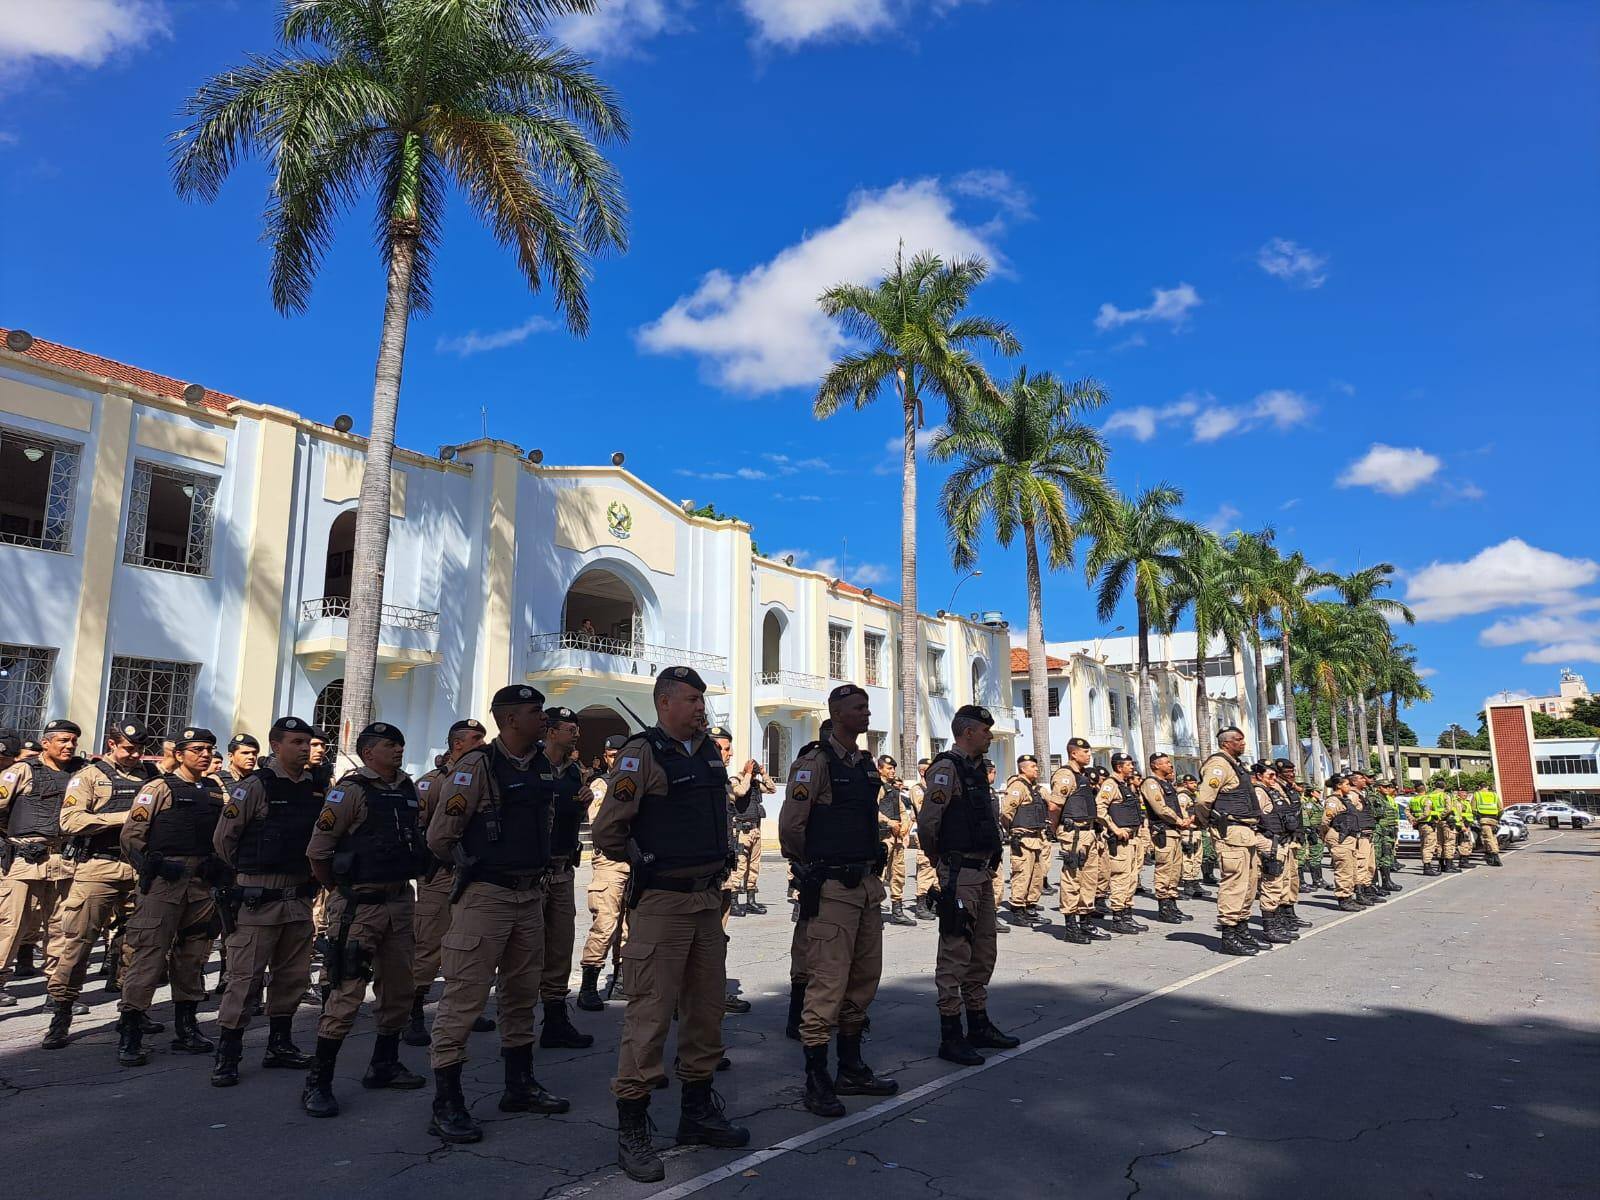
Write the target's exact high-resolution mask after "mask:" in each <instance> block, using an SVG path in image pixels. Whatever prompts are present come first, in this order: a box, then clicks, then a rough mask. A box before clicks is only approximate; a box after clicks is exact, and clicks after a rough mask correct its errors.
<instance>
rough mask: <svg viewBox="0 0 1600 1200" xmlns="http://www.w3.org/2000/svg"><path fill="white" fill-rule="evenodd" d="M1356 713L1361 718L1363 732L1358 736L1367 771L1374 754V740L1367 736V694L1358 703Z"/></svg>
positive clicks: (1364, 767)
mask: <svg viewBox="0 0 1600 1200" xmlns="http://www.w3.org/2000/svg"><path fill="white" fill-rule="evenodd" d="M1356 715H1357V716H1358V717H1359V718H1360V720H1361V732H1360V734H1359V736H1358V738H1357V742H1358V744H1359V745H1360V747H1361V769H1362V770H1363V771H1365V770H1367V769H1368V768H1369V767H1371V765H1372V764H1371V762H1369V761H1368V759H1369V758H1370V757H1371V754H1372V750H1371V746H1372V741H1371V739H1370V738H1368V736H1367V697H1366V695H1365V694H1363V695H1362V697H1361V703H1360V704H1358V705H1356ZM1379 762H1380V763H1381V762H1382V760H1381V759H1380V760H1379Z"/></svg>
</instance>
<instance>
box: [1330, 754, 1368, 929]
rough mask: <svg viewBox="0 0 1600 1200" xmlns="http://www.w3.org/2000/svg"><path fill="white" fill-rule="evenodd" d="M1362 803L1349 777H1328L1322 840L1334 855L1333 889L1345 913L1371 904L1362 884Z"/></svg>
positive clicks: (1341, 775)
mask: <svg viewBox="0 0 1600 1200" xmlns="http://www.w3.org/2000/svg"><path fill="white" fill-rule="evenodd" d="M1365 807H1366V805H1365V801H1363V800H1362V798H1361V794H1360V793H1359V792H1357V791H1356V789H1355V787H1354V785H1353V784H1352V783H1351V781H1350V776H1348V775H1344V774H1340V773H1337V772H1336V773H1334V774H1333V775H1330V776H1329V777H1328V795H1327V798H1326V799H1325V800H1324V801H1323V804H1322V840H1323V842H1324V843H1325V844H1326V845H1327V847H1328V853H1329V854H1330V855H1332V856H1333V887H1334V894H1335V895H1336V896H1337V898H1338V901H1339V908H1340V909H1342V910H1343V911H1344V912H1360V911H1361V910H1362V909H1363V908H1367V907H1369V906H1370V905H1372V904H1373V903H1374V902H1373V901H1372V900H1370V899H1368V898H1367V894H1366V888H1365V887H1364V886H1362V882H1361V830H1362V827H1363V824H1364V821H1363V817H1364V815H1365Z"/></svg>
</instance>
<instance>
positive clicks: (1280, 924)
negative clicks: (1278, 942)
mask: <svg viewBox="0 0 1600 1200" xmlns="http://www.w3.org/2000/svg"><path fill="white" fill-rule="evenodd" d="M1272 924H1273V926H1274V927H1275V928H1276V929H1277V930H1278V932H1279V933H1281V934H1283V935H1284V937H1286V938H1288V939H1289V940H1290V941H1291V942H1298V941H1299V940H1300V927H1299V926H1298V925H1296V924H1295V923H1294V922H1293V921H1291V920H1290V919H1289V906H1288V905H1287V904H1280V905H1278V907H1277V908H1275V909H1273V910H1272Z"/></svg>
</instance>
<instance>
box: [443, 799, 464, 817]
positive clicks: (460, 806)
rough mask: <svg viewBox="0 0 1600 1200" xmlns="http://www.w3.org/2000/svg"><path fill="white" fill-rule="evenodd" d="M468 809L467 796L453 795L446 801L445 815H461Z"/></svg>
mask: <svg viewBox="0 0 1600 1200" xmlns="http://www.w3.org/2000/svg"><path fill="white" fill-rule="evenodd" d="M466 811H467V798H466V797H465V796H451V797H450V799H448V800H446V801H445V802H444V815H445V816H447V817H459V816H461V815H462V814H463V813H465V812H466Z"/></svg>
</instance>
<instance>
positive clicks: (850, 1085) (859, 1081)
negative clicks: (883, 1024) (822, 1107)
mask: <svg viewBox="0 0 1600 1200" xmlns="http://www.w3.org/2000/svg"><path fill="white" fill-rule="evenodd" d="M833 1090H834V1092H835V1094H837V1095H840V1096H892V1095H894V1094H895V1093H896V1092H898V1091H899V1090H900V1085H899V1084H898V1083H896V1082H895V1081H894V1080H892V1079H885V1078H883V1077H882V1076H881V1075H877V1074H875V1073H874V1072H873V1070H872V1068H871V1067H869V1066H867V1064H866V1061H865V1060H864V1059H863V1058H862V1057H861V1031H860V1030H859V1029H858V1030H857V1031H856V1032H855V1033H846V1032H844V1030H842V1029H841V1030H840V1031H839V1073H838V1074H837V1075H836V1076H834V1080H833Z"/></svg>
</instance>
